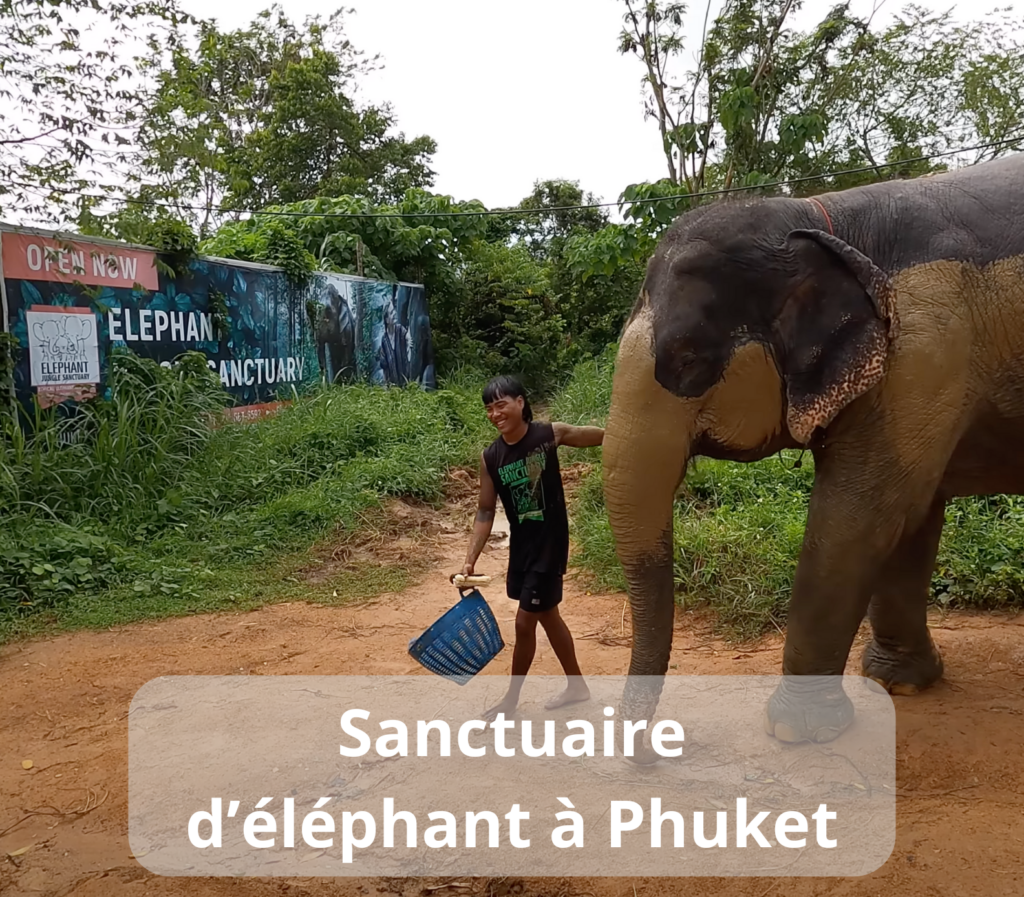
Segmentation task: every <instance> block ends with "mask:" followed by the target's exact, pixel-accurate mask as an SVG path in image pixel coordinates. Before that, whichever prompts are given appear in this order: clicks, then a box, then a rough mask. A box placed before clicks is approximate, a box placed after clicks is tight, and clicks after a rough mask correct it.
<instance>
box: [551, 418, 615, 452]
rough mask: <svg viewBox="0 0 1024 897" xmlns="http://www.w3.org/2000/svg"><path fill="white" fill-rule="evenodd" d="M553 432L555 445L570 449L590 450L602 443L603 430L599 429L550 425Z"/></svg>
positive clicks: (560, 424)
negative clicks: (569, 447)
mask: <svg viewBox="0 0 1024 897" xmlns="http://www.w3.org/2000/svg"><path fill="white" fill-rule="evenodd" d="M551 428H552V429H553V430H554V431H555V445H556V446H557V445H568V446H571V447H572V448H590V447H591V446H594V445H601V443H603V442H604V430H603V429H602V428H601V427H573V426H571V425H570V424H562V423H552V424H551Z"/></svg>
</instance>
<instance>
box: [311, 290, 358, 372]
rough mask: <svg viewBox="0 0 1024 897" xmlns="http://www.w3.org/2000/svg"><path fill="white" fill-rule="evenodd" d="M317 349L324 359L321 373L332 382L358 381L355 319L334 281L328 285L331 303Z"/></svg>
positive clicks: (318, 334) (325, 311) (319, 328)
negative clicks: (356, 379)
mask: <svg viewBox="0 0 1024 897" xmlns="http://www.w3.org/2000/svg"><path fill="white" fill-rule="evenodd" d="M316 352H317V359H318V361H319V362H320V373H321V374H322V376H324V377H325V378H326V379H327V380H328V381H329V382H332V383H345V382H351V381H353V380H355V378H356V325H355V320H354V318H353V316H352V310H351V308H350V307H349V304H348V301H347V300H346V299H345V298H344V297H343V296H342V295H341V294H340V293H339V292H338V289H337V287H335V285H334V284H333V283H329V284H327V304H326V305H325V306H324V309H323V312H322V314H321V317H320V321H319V323H318V325H317V331H316ZM328 361H329V362H330V368H328Z"/></svg>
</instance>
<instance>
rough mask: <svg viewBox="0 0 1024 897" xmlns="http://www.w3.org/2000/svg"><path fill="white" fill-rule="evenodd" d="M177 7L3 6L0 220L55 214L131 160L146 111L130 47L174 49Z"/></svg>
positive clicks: (168, 0)
mask: <svg viewBox="0 0 1024 897" xmlns="http://www.w3.org/2000/svg"><path fill="white" fill-rule="evenodd" d="M188 21H189V18H188V16H186V14H185V13H183V12H182V10H181V7H180V5H179V3H178V2H177V0H159V2H152V0H0V213H2V214H3V215H5V216H7V215H9V214H10V213H12V212H17V213H20V214H21V215H23V216H25V217H29V218H35V219H47V218H51V217H52V216H53V213H52V209H53V208H54V207H57V208H65V207H67V206H68V204H69V202H70V201H71V200H72V198H73V197H74V195H75V194H76V193H82V192H87V191H94V190H95V178H94V176H93V175H92V174H91V169H92V168H94V167H96V165H97V164H100V165H107V164H109V163H110V162H111V161H114V162H115V163H119V164H122V165H125V164H130V163H131V162H132V160H133V155H132V153H133V149H134V147H133V145H132V140H131V131H132V123H133V122H134V121H135V120H136V119H137V117H138V115H139V114H140V112H141V110H142V109H143V108H144V106H145V97H144V91H143V90H142V85H141V84H140V81H139V79H138V72H137V69H136V67H135V66H134V65H133V64H132V62H131V61H130V59H131V56H130V54H131V44H132V42H133V41H134V42H138V41H139V40H140V39H142V40H148V41H150V42H152V43H154V44H156V43H160V44H161V45H162V46H165V47H168V48H170V49H172V50H173V49H174V48H175V47H176V45H177V39H178V34H179V31H180V28H181V26H183V25H184V24H185V23H187V22H188Z"/></svg>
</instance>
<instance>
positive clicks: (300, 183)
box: [134, 6, 436, 236]
mask: <svg viewBox="0 0 1024 897" xmlns="http://www.w3.org/2000/svg"><path fill="white" fill-rule="evenodd" d="M346 12H347V11H346V10H344V9H342V10H338V11H336V12H335V13H333V14H332V15H331V16H329V17H328V18H327V19H326V20H323V19H322V18H321V17H319V16H311V17H308V18H307V19H306V20H305V22H304V23H303V24H302V25H301V26H299V25H296V24H294V23H293V22H292V21H291V20H289V19H288V17H287V16H286V15H285V13H284V12H283V11H282V9H281V8H280V7H279V6H274V7H272V8H270V9H268V10H265V11H264V12H262V13H261V14H260V15H259V16H258V17H257V18H256V19H255V20H254V21H253V22H252V23H251V24H250V25H249V26H248V27H246V28H243V29H238V30H235V31H221V30H220V29H219V27H218V26H217V25H216V23H215V22H206V21H204V22H200V23H198V25H197V27H196V29H195V33H194V34H191V35H190V36H189V39H188V40H185V41H182V42H181V43H180V44H179V45H177V46H175V47H172V48H171V49H170V50H169V51H168V50H166V49H165V48H164V47H163V46H160V45H156V44H153V45H151V46H150V50H149V54H148V55H147V57H146V58H145V59H144V60H143V62H142V66H143V70H144V72H145V73H146V74H147V75H148V76H149V78H150V80H151V82H152V84H153V87H152V89H151V91H150V95H149V102H148V104H147V108H146V111H145V114H144V116H143V117H142V120H141V122H140V125H139V130H138V142H139V146H140V149H141V153H142V156H141V165H140V166H139V169H138V171H137V173H136V174H135V176H134V180H135V181H136V182H137V183H138V184H139V185H140V189H146V190H148V192H149V193H150V194H151V195H153V194H157V196H158V197H159V198H162V199H163V200H165V201H167V202H169V203H171V204H172V205H174V206H175V207H176V208H177V210H178V214H179V215H181V216H182V217H187V218H190V219H191V220H193V221H194V222H195V223H196V225H197V227H198V229H199V230H200V232H201V233H202V234H203V236H207V235H209V234H210V233H211V231H212V228H213V226H214V225H215V224H217V223H218V222H219V221H220V220H221V219H222V215H220V214H219V213H218V212H217V210H218V209H233V208H242V209H259V208H263V207H265V206H268V205H277V204H281V203H291V202H298V201H301V200H309V199H314V198H316V197H319V196H341V195H353V196H365V197H367V198H368V199H370V200H373V201H374V202H395V201H398V200H399V199H401V197H402V196H403V195H404V194H405V192H406V191H407V190H408V189H410V188H413V187H426V186H430V185H431V184H432V183H433V179H434V172H433V170H432V169H431V168H430V160H431V157H432V155H433V153H434V152H435V150H436V144H435V143H434V141H433V140H432V139H431V138H430V137H427V136H420V137H416V138H414V139H413V140H406V138H405V136H404V134H402V133H398V134H395V133H393V129H394V125H395V121H396V120H395V115H394V112H393V111H392V109H391V108H390V106H388V105H382V106H365V107H360V106H359V105H358V104H357V102H356V100H355V93H356V89H357V81H356V79H357V77H358V76H360V75H363V74H366V73H367V72H368V71H370V70H372V69H373V67H374V66H375V64H376V62H377V59H376V57H375V58H373V59H369V60H368V59H366V58H365V56H364V54H363V53H362V52H361V51H359V50H357V49H356V48H355V47H353V46H352V44H351V42H350V41H349V40H348V39H347V38H346V37H345V33H344V16H345V13H346ZM143 185H148V186H143Z"/></svg>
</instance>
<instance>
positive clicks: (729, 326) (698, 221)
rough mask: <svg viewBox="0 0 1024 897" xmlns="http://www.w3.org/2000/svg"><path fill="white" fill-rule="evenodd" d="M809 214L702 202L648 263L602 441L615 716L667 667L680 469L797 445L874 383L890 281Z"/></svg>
mask: <svg viewBox="0 0 1024 897" xmlns="http://www.w3.org/2000/svg"><path fill="white" fill-rule="evenodd" d="M819 214H820V213H818V212H817V211H816V210H815V208H814V207H813V206H812V205H811V204H810V203H808V202H806V201H802V200H791V199H772V200H762V201H754V202H725V203H721V204H716V205H714V206H709V207H705V208H702V209H699V210H696V211H694V212H690V213H687V214H685V215H683V216H682V217H681V218H680V219H679V220H678V221H677V222H676V223H675V224H674V225H673V227H672V228H671V229H670V230H669V232H668V233H667V234H666V235H665V237H664V238H663V239H662V241H661V243H660V245H659V246H658V248H657V251H656V253H655V255H654V256H653V257H652V258H651V260H650V262H649V264H648V269H647V276H646V279H645V281H644V284H643V287H642V290H641V293H640V297H639V299H638V301H637V303H636V305H635V307H634V309H633V311H632V314H631V315H630V317H629V320H628V322H627V323H626V326H625V328H624V331H623V333H622V337H621V341H620V346H619V354H618V359H617V362H616V369H615V377H614V383H613V388H612V402H611V410H610V414H609V418H608V423H607V428H606V431H605V439H604V463H603V468H604V490H605V500H606V504H607V507H608V513H609V517H610V520H611V525H612V530H613V532H614V535H615V541H616V550H617V552H618V555H619V559H620V561H621V562H622V564H623V567H624V570H625V574H626V578H627V582H628V586H629V593H630V600H631V604H632V610H633V651H632V658H631V661H630V667H629V675H630V680H629V684H628V685H627V688H626V693H625V695H624V699H623V709H622V712H623V716H624V717H625V718H629V719H633V720H639V719H650V718H651V716H652V715H653V713H654V710H655V708H656V706H657V701H658V698H659V696H660V693H661V685H662V677H663V676H664V675H665V673H666V671H667V669H668V661H669V654H670V652H671V648H672V626H673V613H674V577H673V544H672V517H673V500H674V497H675V493H676V490H677V489H678V487H679V485H680V483H681V482H682V479H683V477H684V475H685V472H686V468H687V465H688V463H689V460H690V459H691V458H692V457H694V456H696V455H704V456H706V457H713V458H721V459H731V460H737V461H753V460H758V459H761V458H765V457H768V456H770V455H771V454H773V453H775V452H777V451H779V450H780V449H782V448H788V447H801V446H806V445H808V444H810V443H811V442H812V440H813V437H814V436H815V434H816V433H817V432H819V430H820V429H824V428H826V427H828V426H829V425H830V424H831V423H833V421H834V420H835V419H836V417H837V415H839V414H840V413H841V412H842V411H843V409H844V408H845V407H846V406H848V405H849V404H850V403H851V402H853V401H855V400H856V399H858V398H860V397H861V396H864V395H865V393H867V392H869V391H870V390H871V389H872V388H873V387H875V386H876V385H877V384H878V383H879V381H880V380H881V378H882V377H883V376H884V372H885V369H886V358H887V354H888V349H889V345H890V343H891V341H892V340H893V339H894V338H895V337H896V335H897V331H898V321H897V318H896V313H895V307H894V304H893V301H892V295H891V291H890V288H889V284H888V280H887V278H886V276H885V275H884V273H883V272H882V271H881V270H880V269H879V268H878V267H877V266H876V265H875V264H873V263H872V262H871V261H870V260H869V259H868V258H867V257H866V256H865V255H863V254H862V253H861V252H859V251H858V250H856V249H854V248H853V247H852V246H851V245H849V243H847V242H845V241H843V240H840V239H838V238H837V237H835V236H833V235H832V234H831V233H826V232H824V231H822V230H819V229H817V227H819V226H820V225H821V224H822V223H824V222H823V220H822V219H821V218H820V217H818V218H816V217H815V215H819ZM650 758H651V756H650V755H649V754H648V755H647V757H646V759H650Z"/></svg>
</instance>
